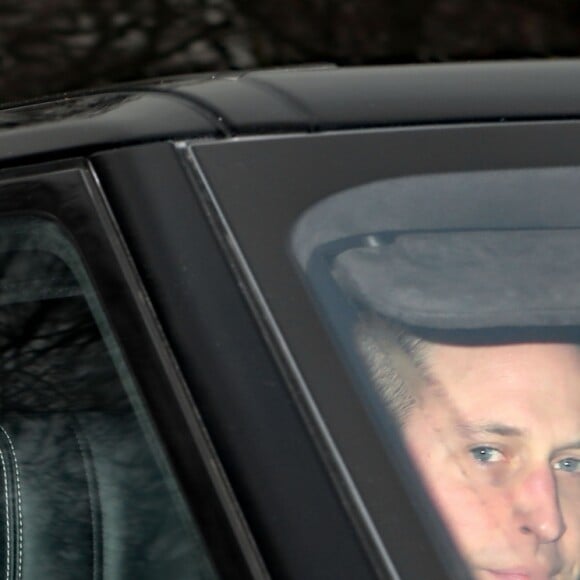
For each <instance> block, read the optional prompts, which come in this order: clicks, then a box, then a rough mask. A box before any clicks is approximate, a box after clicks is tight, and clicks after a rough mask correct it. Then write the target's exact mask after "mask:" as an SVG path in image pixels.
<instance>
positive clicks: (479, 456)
mask: <svg viewBox="0 0 580 580" xmlns="http://www.w3.org/2000/svg"><path fill="white" fill-rule="evenodd" d="M469 453H471V456H472V457H473V459H475V461H477V462H479V463H498V462H499V461H501V460H502V459H503V453H502V452H501V451H500V450H499V449H496V448H495V447H487V446H485V445H479V446H477V447H472V448H471V449H470V450H469Z"/></svg>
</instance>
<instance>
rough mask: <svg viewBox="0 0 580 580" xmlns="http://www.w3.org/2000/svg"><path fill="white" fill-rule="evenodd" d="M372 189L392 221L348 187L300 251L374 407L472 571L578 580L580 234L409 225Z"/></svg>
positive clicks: (314, 220)
mask: <svg viewBox="0 0 580 580" xmlns="http://www.w3.org/2000/svg"><path fill="white" fill-rule="evenodd" d="M508 181H509V180H508ZM498 183H499V181H498ZM511 183H512V185H513V181H512V182H511ZM408 189H409V188H407V190H408ZM369 191H370V194H372V195H370V194H369V196H367V201H370V202H373V199H372V198H373V197H374V201H375V202H376V201H377V200H379V201H380V204H382V211H383V212H384V213H383V214H382V215H383V216H384V224H387V225H384V227H383V229H380V224H381V214H380V212H379V213H377V212H376V211H371V210H370V209H369V207H366V208H363V207H361V197H360V195H359V194H360V191H358V192H356V191H354V192H348V193H349V194H350V193H352V195H351V196H350V197H349V195H348V194H339V195H337V196H336V203H335V204H334V205H333V203H332V201H333V200H332V199H331V201H329V202H328V203H327V208H328V209H329V210H330V211H329V212H326V214H325V212H324V211H323V210H324V209H325V208H324V205H325V204H324V203H322V204H320V205H319V206H317V207H315V208H313V210H312V211H311V212H307V213H306V214H305V216H304V217H303V218H302V219H301V222H300V223H299V224H298V226H297V228H296V231H295V237H294V240H293V247H294V251H295V253H296V255H297V260H298V262H299V264H300V266H301V267H302V269H303V272H304V274H305V278H306V281H307V283H308V285H309V287H310V288H311V289H312V290H313V293H314V295H315V298H316V299H317V302H318V304H319V306H320V309H321V311H322V314H323V317H324V319H325V321H326V322H327V325H328V328H329V330H330V331H331V333H332V334H333V336H334V338H335V339H336V342H337V344H338V345H339V347H340V348H341V353H342V355H343V359H344V360H345V361H346V363H347V365H348V366H349V368H350V370H351V371H352V374H353V377H354V378H355V379H356V383H357V386H358V389H359V393H360V395H361V397H362V399H363V400H364V401H365V402H366V404H367V408H368V409H369V412H370V414H371V416H372V417H373V418H374V419H375V420H376V419H377V417H378V418H379V419H378V425H379V429H382V430H383V432H384V433H389V434H392V433H394V432H397V431H398V433H399V435H400V438H401V440H402V441H403V443H404V444H405V447H406V449H407V450H408V452H409V456H410V458H411V459H412V461H413V463H414V465H415V467H416V470H417V472H418V474H419V476H420V478H421V480H422V481H423V483H424V486H425V489H426V491H427V493H428V495H429V497H430V498H431V499H432V500H433V504H434V506H435V508H436V509H437V510H438V512H439V514H440V516H441V520H442V522H443V523H444V524H445V525H446V527H447V529H448V531H449V535H450V536H451V538H452V539H453V540H454V543H455V545H456V546H457V548H458V550H459V552H460V554H461V555H462V556H463V558H464V560H465V562H466V564H467V566H468V568H469V570H470V571H471V574H472V576H473V578H475V579H476V580H488V579H492V578H498V579H502V578H503V579H512V578H518V579H522V580H523V579H526V580H527V579H548V578H557V579H560V580H578V578H580V330H579V329H580V295H579V294H578V289H579V288H580V274H579V273H580V262H579V258H578V256H577V253H576V252H575V251H573V250H574V249H575V247H576V245H577V244H578V243H579V242H580V230H577V229H574V228H570V227H567V228H558V227H551V228H538V229H534V228H533V227H523V228H513V229H511V230H510V229H507V228H506V227H505V226H504V228H503V229H501V230H494V229H492V226H493V223H491V222H490V223H488V224H487V225H486V227H480V228H479V229H477V228H475V227H474V225H473V224H474V223H475V220H472V224H471V227H470V228H467V229H466V230H465V231H461V230H460V229H457V228H454V229H449V230H446V229H445V227H443V226H441V225H440V226H439V227H438V229H437V230H436V231H432V230H430V228H429V223H428V221H427V220H426V219H425V212H423V214H422V216H421V219H422V220H423V224H422V227H421V228H416V227H411V226H409V227H408V229H405V225H404V223H403V224H401V223H399V224H396V220H394V218H393V214H394V213H396V212H394V211H392V209H391V211H389V209H390V208H389V204H388V201H389V197H388V195H387V194H385V193H384V192H383V193H382V194H381V192H380V188H379V187H378V185H376V184H375V185H373V186H372V188H370V190H369ZM381 195H382V199H381ZM357 196H358V197H357ZM400 199H403V197H402V196H401V197H400ZM363 200H364V195H363ZM391 201H392V198H391ZM349 204H350V207H351V210H352V211H349ZM355 204H357V205H356V210H355V209H353V208H354V207H355ZM380 204H376V207H375V209H376V208H377V207H379V205H380ZM371 205H372V204H371ZM405 211H406V212H407V214H409V212H408V211H407V209H405ZM333 212H334V213H333ZM357 213H358V215H359V217H360V219H359V221H358V222H357V219H356V215H355V214H357ZM418 213H421V212H418ZM409 215H410V214H409ZM466 215H468V214H467V213H466ZM353 216H354V217H353ZM465 219H466V220H467V221H469V219H471V218H469V217H466V218H465ZM365 220H366V221H365ZM532 221H533V220H532V219H530V222H532ZM371 222H372V228H370V229H368V225H369V224H370V223H371ZM318 223H320V224H321V226H320V227H317V224H318ZM484 225H485V224H484ZM333 230H334V231H335V232H336V235H335V236H334V237H333V235H332V233H331V232H332V231H333ZM393 426H394V429H393Z"/></svg>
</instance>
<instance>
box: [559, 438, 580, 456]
mask: <svg viewBox="0 0 580 580" xmlns="http://www.w3.org/2000/svg"><path fill="white" fill-rule="evenodd" d="M577 449H580V439H578V440H577V441H571V442H570V443H567V444H566V445H560V446H559V447H557V448H556V449H554V451H553V452H554V453H561V452H562V451H568V450H570V451H572V450H577Z"/></svg>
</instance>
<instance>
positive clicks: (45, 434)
mask: <svg viewBox="0 0 580 580" xmlns="http://www.w3.org/2000/svg"><path fill="white" fill-rule="evenodd" d="M0 276H1V278H0V328H1V333H0V361H1V365H0V372H1V374H2V380H1V383H0V384H1V390H0V403H1V404H0V467H1V475H0V512H2V517H1V518H0V521H2V522H3V524H2V525H0V546H1V548H0V570H2V572H1V573H2V574H4V575H5V577H6V578H14V579H20V578H22V579H24V580H27V579H30V580H36V579H38V578H43V579H47V580H50V579H59V580H63V579H64V580H67V579H73V578H75V579H76V578H79V579H80V578H83V579H85V578H104V579H107V578H109V579H115V580H116V579H120V578H131V579H133V578H139V579H146V580H147V579H150V580H153V579H161V578H163V579H164V580H165V579H169V578H174V579H182V578H192V579H214V578H216V575H215V573H214V571H213V568H212V566H211V564H210V562H209V560H208V557H207V555H206V551H205V549H204V546H203V544H202V542H201V539H200V536H199V534H198V532H197V529H196V527H195V524H194V523H193V522H192V520H191V518H190V516H189V514H188V511H187V509H186V508H185V504H184V502H183V500H182V498H181V496H180V494H179V492H178V488H177V485H176V483H175V481H174V480H173V478H172V476H171V473H170V470H169V469H168V467H167V464H166V460H165V459H164V457H163V454H162V453H161V452H160V447H159V445H158V443H157V440H156V436H155V434H154V429H153V428H152V426H151V424H150V422H149V420H148V418H147V414H146V412H145V410H144V408H143V406H142V403H141V400H140V398H139V395H138V391H137V389H136V387H135V385H134V384H133V382H132V380H131V377H130V374H129V373H128V371H127V369H126V368H125V366H124V364H123V361H122V358H121V356H120V352H119V349H118V347H117V345H116V344H115V341H114V340H113V338H112V335H111V332H110V330H109V329H108V327H107V325H106V321H105V317H104V315H103V313H102V312H101V311H100V308H99V306H98V303H97V300H96V298H95V294H94V292H93V290H92V288H91V285H90V283H89V281H88V278H87V275H86V274H85V272H84V270H83V268H82V266H81V263H80V260H79V259H78V257H77V256H76V255H75V252H74V250H73V248H72V247H71V246H70V244H69V242H68V241H67V240H66V239H65V237H64V236H63V235H62V234H61V233H60V232H59V230H58V228H57V227H56V226H55V225H54V224H52V223H49V222H47V221H43V220H40V219H36V218H35V219H20V218H19V219H10V220H3V221H1V222H0Z"/></svg>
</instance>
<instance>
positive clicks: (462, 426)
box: [457, 422, 526, 437]
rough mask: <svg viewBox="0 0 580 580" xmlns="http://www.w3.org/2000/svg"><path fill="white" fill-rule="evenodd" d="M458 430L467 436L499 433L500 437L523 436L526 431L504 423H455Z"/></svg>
mask: <svg viewBox="0 0 580 580" xmlns="http://www.w3.org/2000/svg"><path fill="white" fill-rule="evenodd" d="M457 428H458V430H459V432H460V433H461V434H462V435H464V436H467V437H470V436H471V437H472V436H474V435H500V436H502V437H523V436H524V435H525V434H526V433H525V431H524V430H522V429H520V428H519V427H514V426H512V425H506V424H504V423H465V422H460V423H458V424H457Z"/></svg>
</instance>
